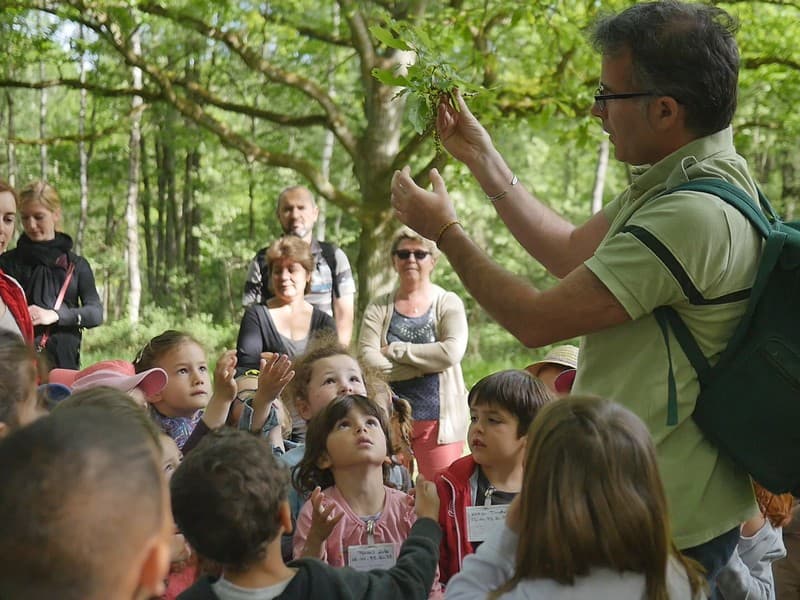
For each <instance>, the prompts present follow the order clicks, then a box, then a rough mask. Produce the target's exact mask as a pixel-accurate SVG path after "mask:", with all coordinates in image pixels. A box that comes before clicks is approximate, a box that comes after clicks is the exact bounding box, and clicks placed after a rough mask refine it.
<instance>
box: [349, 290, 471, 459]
mask: <svg viewBox="0 0 800 600" xmlns="http://www.w3.org/2000/svg"><path fill="white" fill-rule="evenodd" d="M433 293H434V298H433V313H434V319H435V322H434V328H435V331H436V339H437V340H438V341H436V342H433V343H429V344H412V343H409V342H392V343H391V344H389V345H388V346H389V352H388V356H387V355H384V354H383V353H382V352H381V347H383V346H386V345H387V341H386V333H387V331H388V330H389V322H390V321H391V319H392V314H393V313H394V297H395V292H391V293H389V294H384V295H382V296H380V297H378V298H376V299H375V300H373V301H372V302H371V303H370V305H369V306H367V309H366V310H365V311H364V317H363V321H362V323H361V333H360V334H359V337H358V348H359V353H360V356H361V359H362V360H363V361H364V364H365V365H368V366H370V367H372V368H374V369H378V370H379V371H380V372H381V373H383V375H384V376H385V377H386V378H387V379H388V380H389V381H404V380H406V379H412V378H414V377H421V376H422V375H425V374H428V373H439V437H438V442H439V444H449V443H452V442H462V441H464V439H465V438H466V435H467V427H468V426H469V408H468V406H467V388H466V385H465V384H464V376H463V375H462V373H461V359H462V358H463V357H464V352H465V351H466V349H467V338H468V336H469V328H468V326H467V315H466V312H465V311H464V303H463V302H462V301H461V298H459V297H458V296H457V295H456V294H454V293H453V292H447V291H445V290H444V289H442V288H441V287H439V286H438V285H434V286H433Z"/></svg>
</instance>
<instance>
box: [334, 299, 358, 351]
mask: <svg viewBox="0 0 800 600" xmlns="http://www.w3.org/2000/svg"><path fill="white" fill-rule="evenodd" d="M332 305H333V319H334V321H336V334H337V336H338V337H339V341H340V342H341V344H342V346H344V347H345V348H347V347H349V346H350V338H352V336H353V315H354V312H355V310H354V307H355V295H354V294H347V295H343V296H339V297H338V298H336V297H334V298H333V302H332Z"/></svg>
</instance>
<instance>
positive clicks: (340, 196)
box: [28, 0, 359, 213]
mask: <svg viewBox="0 0 800 600" xmlns="http://www.w3.org/2000/svg"><path fill="white" fill-rule="evenodd" d="M32 4H34V5H35V7H36V8H39V10H43V11H46V12H54V11H55V9H54V8H53V7H52V6H51V5H49V4H48V3H46V1H43V0H34V2H33V3H32ZM70 5H71V6H72V7H73V8H75V9H77V10H78V11H80V12H79V14H78V15H70V16H68V17H65V18H68V19H70V20H73V21H76V22H80V23H83V24H84V25H85V26H86V27H88V28H90V29H91V30H92V31H94V32H95V33H97V34H98V36H100V38H102V39H104V40H105V41H106V42H107V43H108V44H109V45H110V46H111V47H112V48H113V49H114V50H116V52H117V53H118V54H119V55H120V56H121V57H122V58H123V59H124V61H125V62H126V64H128V65H129V66H131V67H139V68H140V69H142V71H143V72H144V73H146V74H147V76H148V77H149V78H150V79H151V80H153V81H154V82H155V83H156V84H157V85H158V86H159V88H160V89H161V90H162V97H163V99H164V100H165V101H167V102H169V103H170V104H172V106H174V107H175V108H176V109H177V110H178V112H180V113H181V114H182V115H184V116H185V117H187V118H189V119H190V120H191V121H192V122H194V123H197V124H198V125H200V126H202V127H203V128H205V129H207V130H208V131H210V132H211V133H213V134H214V135H216V136H217V137H218V138H219V140H220V141H221V142H222V143H223V144H224V145H225V146H227V147H229V148H233V149H235V150H238V151H239V152H241V153H242V154H244V156H245V157H246V158H247V160H257V161H259V162H261V163H263V164H268V165H271V166H277V167H285V168H288V169H292V170H294V171H297V172H298V173H300V174H301V175H302V176H303V177H305V178H306V179H307V180H308V181H309V183H310V184H311V185H312V186H313V187H314V188H315V189H316V191H317V192H319V194H320V195H322V196H324V197H325V198H327V199H328V200H330V201H331V202H332V203H333V204H335V205H336V206H338V207H340V208H341V209H342V210H344V211H346V212H351V213H352V212H355V211H356V210H357V209H358V207H359V203H358V202H357V201H356V199H355V198H353V197H352V196H350V195H349V194H346V193H344V192H343V191H341V190H339V189H338V188H336V187H335V186H334V185H333V184H331V182H330V181H329V180H328V179H327V178H325V177H324V176H323V175H322V173H321V172H320V171H319V169H317V168H316V167H315V166H314V165H313V164H311V163H310V162H308V161H307V160H304V159H302V158H299V157H297V156H294V155H290V154H283V153H278V152H270V151H269V150H267V149H265V148H262V147H260V146H258V145H257V144H255V143H253V142H251V141H250V140H249V139H247V138H245V137H244V136H242V135H240V134H238V133H236V132H235V131H233V130H232V129H231V128H230V127H229V126H228V125H226V124H224V123H222V122H220V121H218V120H217V119H215V118H214V117H212V116H211V115H210V114H208V113H207V112H206V111H205V110H203V108H202V107H201V106H200V105H199V104H198V103H196V102H193V101H191V100H190V99H188V98H184V97H182V96H180V95H179V94H177V93H176V91H175V88H174V86H173V83H174V82H173V80H172V79H171V77H170V76H168V75H167V74H166V73H164V72H163V71H162V70H161V69H159V68H158V67H157V66H155V65H153V64H149V63H147V62H145V61H144V60H143V59H142V58H141V57H140V56H138V55H137V54H136V53H134V52H133V51H132V50H131V48H129V47H128V45H127V41H126V38H125V36H123V34H122V32H121V31H120V29H119V27H118V25H117V24H116V23H115V22H114V21H113V20H112V19H110V18H109V16H108V15H107V14H105V13H104V12H102V11H99V10H97V9H95V8H94V7H92V6H89V5H88V4H87V3H86V2H84V1H83V0H70ZM28 8H30V6H28ZM54 14H55V13H54ZM59 16H62V15H59Z"/></svg>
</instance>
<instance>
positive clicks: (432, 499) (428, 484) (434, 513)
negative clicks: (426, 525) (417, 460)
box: [409, 475, 439, 521]
mask: <svg viewBox="0 0 800 600" xmlns="http://www.w3.org/2000/svg"><path fill="white" fill-rule="evenodd" d="M409 496H411V497H412V498H413V499H414V512H415V513H417V517H418V518H420V519H421V518H423V517H427V518H429V519H433V520H434V521H438V520H439V494H438V492H437V491H436V484H434V483H433V482H432V481H428V480H426V479H425V478H424V477H423V476H422V475H418V476H417V485H416V487H415V488H414V489H413V490H411V491H410V492H409Z"/></svg>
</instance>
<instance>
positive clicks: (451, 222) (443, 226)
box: [436, 220, 463, 248]
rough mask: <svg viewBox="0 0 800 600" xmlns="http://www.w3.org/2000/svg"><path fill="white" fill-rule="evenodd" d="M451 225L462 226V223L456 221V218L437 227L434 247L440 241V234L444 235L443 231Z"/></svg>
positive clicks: (437, 245)
mask: <svg viewBox="0 0 800 600" xmlns="http://www.w3.org/2000/svg"><path fill="white" fill-rule="evenodd" d="M453 225H459V226H461V227H463V225H461V221H458V220H455V221H448V222H447V223H445V224H444V225H442V226H441V227H440V228H439V234H438V235H437V236H436V247H437V248H438V247H439V242H441V241H442V236H443V235H444V232H445V231H447V230H448V229H450V228H451V227H452V226H453Z"/></svg>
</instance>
